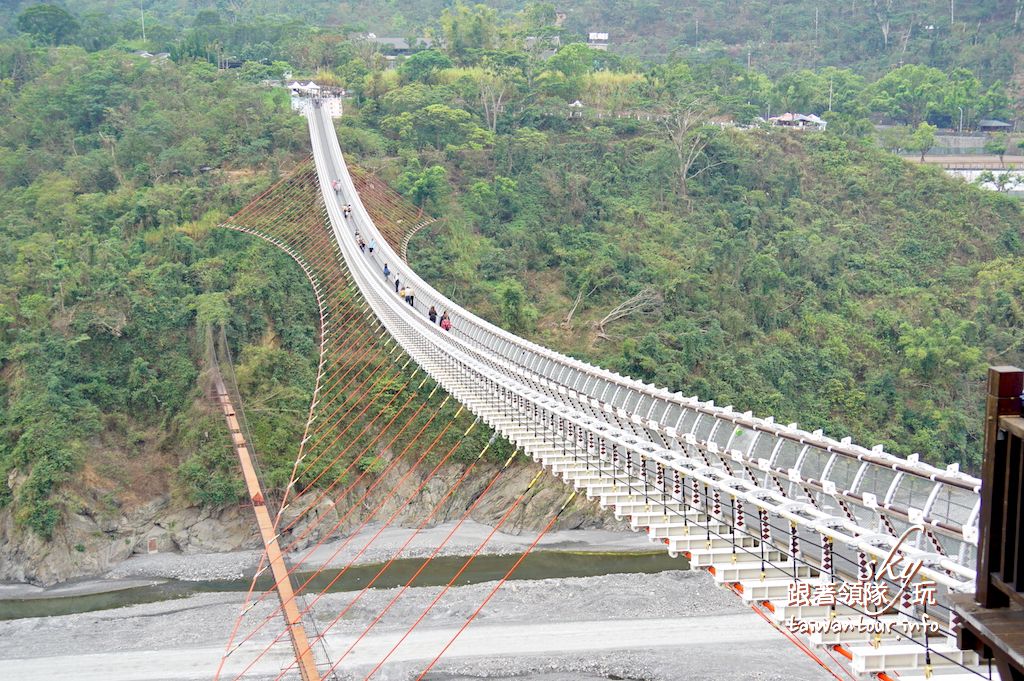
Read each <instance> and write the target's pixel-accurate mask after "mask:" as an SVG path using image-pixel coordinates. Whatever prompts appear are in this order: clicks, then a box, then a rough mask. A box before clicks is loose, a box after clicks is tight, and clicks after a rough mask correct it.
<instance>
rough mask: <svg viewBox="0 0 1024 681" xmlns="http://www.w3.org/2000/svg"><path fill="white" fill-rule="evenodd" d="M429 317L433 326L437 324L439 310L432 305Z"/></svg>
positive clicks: (428, 311) (428, 312) (428, 313)
mask: <svg viewBox="0 0 1024 681" xmlns="http://www.w3.org/2000/svg"><path fill="white" fill-rule="evenodd" d="M427 317H429V318H430V323H431V324H437V308H435V307H434V306H433V305H431V306H430V309H429V310H427Z"/></svg>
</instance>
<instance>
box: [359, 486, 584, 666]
mask: <svg viewBox="0 0 1024 681" xmlns="http://www.w3.org/2000/svg"><path fill="white" fill-rule="evenodd" d="M575 498H576V492H575V491H573V492H572V494H570V495H569V497H568V498H567V499H566V500H565V502H564V503H563V504H562V506H561V507H560V508H559V509H558V510H557V511H555V514H554V515H552V516H551V520H549V521H548V524H547V525H545V526H544V529H542V530H541V531H540V532H538V533H537V536H536V537H535V538H534V540H533V541H532V542H531V543H530V545H529V546H527V547H526V550H525V551H523V553H522V555H520V556H519V559H518V560H517V561H516V562H515V563H513V564H512V567H510V568H509V569H508V572H506V573H505V575H504V576H503V577H502V578H501V579H499V580H498V583H497V584H495V585H494V588H492V589H491V591H490V592H489V593H488V594H487V596H485V597H484V600H483V602H482V603H481V604H480V605H479V606H477V608H476V610H474V611H473V614H472V615H470V616H469V618H468V619H467V620H466V621H465V623H463V625H462V626H461V627H460V628H459V630H458V631H456V632H455V635H454V636H452V637H451V639H450V640H449V641H448V643H446V644H445V646H444V648H442V649H441V652H439V653H438V654H437V655H436V656H435V657H434V659H433V660H431V662H430V664H428V665H427V666H426V667H425V668H424V669H423V671H422V672H420V675H419V676H417V677H416V681H421V680H422V679H423V677H424V676H426V675H427V672H429V671H430V670H431V669H432V668H433V667H434V665H435V664H437V661H438V660H440V659H441V656H442V655H444V654H445V653H446V652H448V649H449V648H451V647H452V644H453V643H455V640H456V639H457V638H459V636H461V635H462V632H464V631H465V630H466V629H467V628H468V627H469V625H470V624H472V622H473V620H475V619H476V617H477V615H479V614H480V611H482V610H483V609H484V607H485V606H486V605H487V604H488V603H489V602H490V601H491V599H492V598H494V594H496V593H498V590H499V589H500V588H501V587H502V586H504V584H505V582H507V581H508V579H509V577H511V576H512V574H513V573H514V572H515V571H516V570H517V569H518V568H519V566H520V565H522V563H523V561H524V560H526V556H528V555H529V554H530V552H531V551H533V550H534V549H535V548H537V544H539V543H540V540H541V539H543V538H544V535H546V534H547V533H548V532H549V531H550V530H551V528H552V527H554V526H555V523H556V522H557V521H558V518H559V516H561V515H562V512H563V511H565V509H566V507H568V506H569V504H570V503H572V500H573V499H575ZM373 674H374V672H370V674H369V675H368V676H367V677H366V678H367V679H369V678H370V677H371V676H373Z"/></svg>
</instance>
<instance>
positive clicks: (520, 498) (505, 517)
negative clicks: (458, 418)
mask: <svg viewBox="0 0 1024 681" xmlns="http://www.w3.org/2000/svg"><path fill="white" fill-rule="evenodd" d="M542 475H544V469H543V468H541V469H540V470H539V471H537V474H536V475H535V476H533V479H532V480H531V481H530V484H529V485H527V486H526V489H524V490H523V491H522V492H521V493H520V494H519V496H517V497H516V499H515V501H513V502H512V505H511V506H509V508H508V510H507V511H506V512H505V515H503V516H502V517H501V520H499V521H498V524H497V525H495V526H494V527H493V528H492V529H491V531H490V533H488V535H487V537H486V538H485V539H484V540H483V541H482V542H481V543H480V545H479V546H477V548H476V550H475V551H473V553H472V555H470V556H469V558H468V559H466V561H465V562H464V563H463V564H462V566H461V567H460V568H459V570H458V572H456V573H455V576H454V577H452V578H451V580H450V581H449V582H448V583H447V584H446V585H445V587H444V588H443V589H441V592H440V593H439V594H438V595H437V596H436V597H435V598H434V600H433V601H431V602H430V604H429V605H427V607H426V608H425V609H424V610H423V612H422V613H421V614H420V616H419V617H418V618H417V619H416V621H415V622H413V624H412V626H411V627H409V630H408V631H406V632H405V634H403V635H402V638H400V639H399V640H398V642H397V643H395V645H394V646H393V647H392V648H391V650H389V651H388V653H387V654H386V655H385V656H384V657H383V658H382V659H381V661H380V662H378V663H377V666H376V667H374V668H373V671H371V672H370V674H369V676H367V677H366V678H370V676H373V675H374V674H375V673H377V671H378V670H379V669H380V668H381V667H382V666H383V665H384V663H385V662H387V660H388V658H389V657H391V655H392V654H394V652H395V651H396V650H398V647H399V646H400V645H402V643H403V642H404V641H405V639H407V638H408V637H409V635H410V634H411V633H412V632H413V630H414V629H416V627H417V626H419V624H420V622H422V621H423V620H424V619H425V618H426V616H427V614H428V613H429V612H430V611H431V610H433V608H434V606H435V605H437V603H438V601H440V600H441V598H443V597H444V595H445V594H446V593H448V591H450V590H451V588H452V586H453V585H454V584H455V582H456V581H458V579H459V577H461V576H462V573H463V572H465V571H466V570H467V569H468V568H469V566H470V565H471V564H472V563H473V561H474V560H476V558H477V556H479V555H480V553H481V552H482V551H483V550H484V547H485V546H487V543H488V542H490V540H491V539H492V538H493V537H494V535H495V534H497V533H498V530H500V529H501V527H502V526H503V525H504V524H505V521H507V520H508V519H509V518H510V517H511V516H512V513H513V512H514V511H515V510H516V509H517V508H519V504H520V503H522V501H523V499H525V498H526V495H527V494H528V493H529V492H530V490H531V489H533V486H534V485H535V484H537V481H538V480H539V479H540V477H541V476H542ZM346 654H347V652H346ZM343 657H344V656H343Z"/></svg>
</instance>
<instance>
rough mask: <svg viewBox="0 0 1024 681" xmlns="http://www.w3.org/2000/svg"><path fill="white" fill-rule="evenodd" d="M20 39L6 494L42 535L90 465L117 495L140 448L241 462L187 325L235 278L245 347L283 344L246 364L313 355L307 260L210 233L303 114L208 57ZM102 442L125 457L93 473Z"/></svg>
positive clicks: (14, 102)
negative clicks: (49, 46)
mask: <svg viewBox="0 0 1024 681" xmlns="http://www.w3.org/2000/svg"><path fill="white" fill-rule="evenodd" d="M7 49H8V50H10V52H8V56H10V55H11V54H14V55H15V56H14V57H13V59H14V60H18V61H19V62H20V63H21V64H22V68H23V69H24V73H25V74H26V76H25V77H24V79H23V80H22V82H20V83H18V84H15V85H14V86H13V88H12V89H11V90H9V91H8V92H7V93H6V94H7V96H6V98H5V99H3V100H2V104H0V109H2V111H3V123H2V127H0V139H2V140H3V141H4V142H3V146H0V188H2V191H0V376H2V378H3V393H2V394H0V395H2V397H3V399H2V400H0V480H3V481H5V483H7V482H8V481H9V482H10V483H13V484H3V485H0V504H6V503H8V502H10V501H11V496H12V495H15V496H16V501H17V509H18V519H19V520H20V521H21V522H22V523H23V524H24V525H26V526H28V527H31V528H32V529H34V530H36V531H37V532H39V533H40V534H43V535H48V534H49V533H50V532H51V531H52V529H53V527H54V524H55V522H56V521H57V519H58V517H59V510H58V507H57V506H56V505H55V503H54V499H53V497H52V495H53V492H54V491H55V490H57V489H58V488H60V486H61V485H62V484H63V483H65V482H67V481H68V480H69V479H71V474H72V472H73V471H81V470H83V467H84V468H85V469H86V470H87V471H88V472H90V473H91V472H95V473H96V474H97V475H98V476H99V478H101V479H103V480H105V482H104V483H103V484H102V485H101V486H103V487H106V488H107V489H110V490H112V491H114V492H115V493H123V492H125V491H126V490H125V489H124V485H126V484H129V483H133V482H136V481H134V480H130V479H127V477H126V476H127V475H128V471H129V469H130V468H131V461H132V459H133V458H145V457H147V456H151V455H153V454H154V453H155V454H156V458H158V459H161V458H162V459H163V463H166V464H167V465H168V466H170V467H171V469H172V470H173V468H174V467H175V466H177V465H178V463H179V462H180V463H182V464H183V465H184V467H185V469H186V472H187V471H188V470H189V469H190V468H194V467H195V465H196V463H197V461H201V462H202V467H203V470H204V472H203V475H204V476H208V475H209V474H210V472H211V471H214V472H216V471H217V470H218V469H221V470H220V472H221V473H224V471H226V470H231V469H230V466H231V464H232V460H231V459H230V449H229V448H225V447H224V444H225V440H224V438H223V437H222V433H223V425H222V424H221V423H219V422H218V420H217V419H211V418H209V417H208V416H204V415H203V412H204V409H205V407H204V403H203V400H202V399H201V397H200V395H199V394H198V392H197V374H198V371H199V368H200V363H199V357H200V356H201V353H202V343H201V341H200V342H196V341H195V338H194V333H193V331H192V329H193V327H194V320H195V317H196V308H197V306H199V305H200V303H201V301H202V297H203V296H204V295H209V293H208V292H212V291H227V296H226V301H227V304H228V305H230V306H231V308H232V313H231V314H230V322H229V329H230V332H231V334H232V335H233V337H234V338H235V339H236V340H237V343H238V344H239V345H240V346H244V347H245V348H248V347H249V344H253V343H262V344H264V345H266V344H270V345H274V346H279V347H280V348H281V349H278V350H271V349H259V350H253V351H251V354H252V355H253V359H252V360H251V361H253V362H257V363H259V362H262V361H264V359H263V355H264V354H265V353H267V352H272V351H273V352H279V353H284V354H294V355H295V356H296V357H298V358H301V359H297V360H296V361H301V362H309V361H310V357H311V356H312V354H313V345H312V343H313V341H312V340H311V335H312V333H311V331H312V329H313V328H314V327H313V326H312V310H311V309H310V304H311V296H310V295H309V293H308V291H307V288H306V283H305V279H304V278H303V277H302V276H301V272H296V271H295V268H294V267H292V266H291V263H290V261H289V260H287V259H285V258H282V257H279V256H277V255H275V254H273V253H272V252H271V249H269V248H264V247H261V246H259V245H258V244H255V243H252V241H251V240H249V239H246V238H244V237H241V236H235V235H232V234H229V233H226V232H222V231H220V230H216V231H211V228H212V227H213V226H214V225H215V224H216V223H217V222H218V221H219V219H220V217H221V216H223V215H224V214H225V212H226V211H229V210H231V209H232V208H234V207H238V206H239V205H240V202H241V201H243V200H245V199H246V197H248V196H249V195H250V194H251V193H252V192H253V191H254V190H255V189H256V188H257V187H258V186H259V185H260V184H262V183H264V182H265V181H266V180H265V179H260V180H255V181H254V180H252V179H246V180H244V181H240V182H239V181H235V182H229V181H228V180H229V179H230V176H231V172H232V171H231V169H232V168H234V167H242V168H245V167H248V166H250V165H252V164H254V163H257V162H258V163H261V164H265V165H266V164H271V163H274V162H277V161H279V162H282V163H286V162H287V161H288V158H289V155H290V154H293V153H295V152H298V151H300V150H301V149H302V147H303V145H304V127H303V125H302V122H301V121H300V120H296V119H295V118H294V117H293V116H292V115H290V113H289V112H288V106H287V100H285V101H284V102H283V103H282V101H281V100H280V99H279V98H275V97H270V96H268V94H267V93H265V92H263V91H257V90H254V89H252V88H249V87H246V86H244V85H241V84H239V83H238V82H237V81H235V80H234V79H232V78H222V77H218V76H217V74H216V70H215V69H213V68H212V67H210V66H209V65H207V64H202V63H199V64H192V65H188V66H185V67H181V68H178V67H176V66H174V65H173V64H163V65H154V64H151V63H149V62H146V61H145V60H140V59H137V58H134V57H130V56H127V55H124V54H118V53H97V54H91V55H90V54H86V53H85V52H83V51H82V50H80V49H78V48H62V49H60V50H56V51H51V52H40V51H36V50H30V49H27V48H24V47H23V46H21V45H19V44H14V45H8V46H7ZM271 150H274V151H273V153H271ZM268 154H269V156H268ZM203 166H211V167H212V166H217V167H220V168H221V170H216V171H212V172H210V173H207V174H204V173H201V172H200V168H201V167H203ZM268 271H269V272H272V273H273V276H265V275H266V273H267V272H268ZM257 273H259V274H257ZM268 325H269V326H271V328H273V329H274V335H273V337H272V338H269V339H266V338H264V336H265V335H266V334H267V327H268ZM249 354H250V351H248V350H243V352H242V355H243V361H248V360H249V358H248V355H249ZM105 449H115V450H118V451H119V454H120V455H121V456H123V458H124V462H123V464H124V465H123V466H121V467H117V466H110V467H108V469H107V470H102V471H94V470H93V469H94V468H95V460H96V458H98V454H99V452H100V451H102V450H105ZM91 457H93V459H94V460H93V464H94V465H93V466H90V458H91ZM197 457H198V458H197ZM115 458H116V457H115ZM150 474H151V475H158V474H159V473H158V472H157V471H152V472H151V473H150ZM9 476H14V477H13V478H10V480H9ZM224 479H225V478H224V476H222V477H221V478H220V479H216V480H213V481H209V480H207V481H206V482H204V486H203V488H202V489H199V490H197V492H196V497H197V498H198V499H201V500H207V501H215V500H219V501H222V502H223V501H224V500H225V497H224V496H223V495H222V496H221V497H218V498H207V497H204V494H207V493H208V492H207V490H208V489H213V488H214V487H216V486H217V485H221V486H223V483H224ZM231 480H234V476H231ZM232 485H234V486H235V487H237V483H234V482H233V483H232ZM119 486H120V488H119ZM163 486H164V487H166V482H165V483H164V485H163ZM157 487H160V485H157ZM235 493H237V489H235ZM115 496H116V494H115Z"/></svg>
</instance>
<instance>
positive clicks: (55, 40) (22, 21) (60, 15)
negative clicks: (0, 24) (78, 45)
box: [17, 5, 78, 45]
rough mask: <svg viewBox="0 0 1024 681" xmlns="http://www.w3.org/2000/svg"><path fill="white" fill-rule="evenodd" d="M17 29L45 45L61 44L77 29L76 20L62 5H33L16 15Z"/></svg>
mask: <svg viewBox="0 0 1024 681" xmlns="http://www.w3.org/2000/svg"><path fill="white" fill-rule="evenodd" d="M17 27H18V30H19V31H21V32H23V33H28V34H30V35H31V36H32V37H34V38H35V39H36V40H38V41H39V42H42V43H45V44H47V45H63V44H64V43H66V42H69V40H70V39H71V37H72V36H73V35H74V34H75V32H76V31H77V30H78V21H77V20H76V19H75V18H74V17H73V16H71V14H70V13H68V11H67V10H66V9H64V8H63V7H57V6H56V5H33V6H32V7H29V8H27V9H26V10H25V11H23V12H22V13H21V14H19V15H18V21H17Z"/></svg>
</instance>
